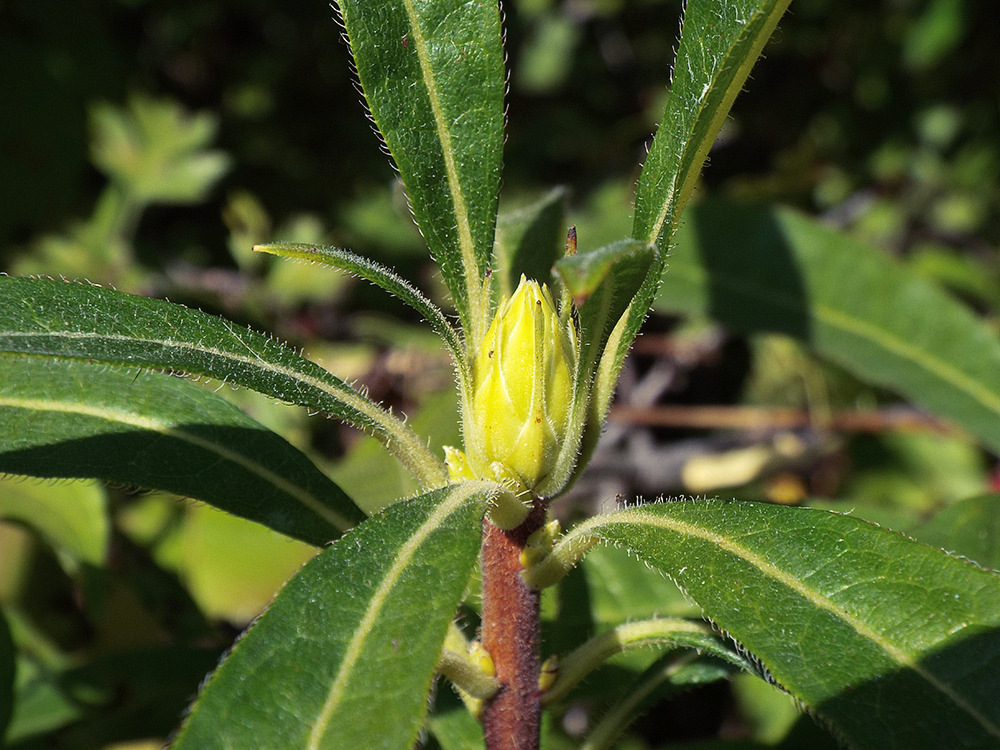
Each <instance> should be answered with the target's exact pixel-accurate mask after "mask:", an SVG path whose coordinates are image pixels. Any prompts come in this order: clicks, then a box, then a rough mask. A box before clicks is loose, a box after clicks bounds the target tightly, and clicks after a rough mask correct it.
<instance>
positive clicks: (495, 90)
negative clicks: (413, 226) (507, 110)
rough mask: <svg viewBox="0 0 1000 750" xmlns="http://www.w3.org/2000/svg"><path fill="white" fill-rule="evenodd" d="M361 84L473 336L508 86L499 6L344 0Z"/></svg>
mask: <svg viewBox="0 0 1000 750" xmlns="http://www.w3.org/2000/svg"><path fill="white" fill-rule="evenodd" d="M338 6H339V8H340V12H341V15H342V17H343V21H344V26H345V28H346V29H347V36H348V38H349V41H350V43H351V51H352V52H353V54H354V63H355V67H356V69H357V73H358V78H359V79H360V81H361V88H362V89H363V90H364V94H365V98H366V99H367V102H368V106H369V108H370V109H371V114H372V117H373V118H374V120H375V124H376V125H377V126H378V129H379V132H380V133H381V135H382V138H384V139H385V143H386V145H387V146H388V147H389V151H390V153H391V154H392V158H393V160H394V161H395V163H396V167H397V168H398V169H399V174H400V177H402V179H403V184H404V185H405V186H406V192H407V194H408V195H409V198H410V204H411V208H412V209H413V215H414V217H415V218H416V221H417V225H418V226H419V227H420V229H421V231H422V232H423V235H424V237H425V238H426V240H427V244H428V245H429V246H430V249H431V252H432V253H433V254H434V257H435V259H436V260H437V262H438V264H439V265H440V266H441V272H442V275H443V276H444V280H445V283H446V284H447V285H448V288H449V289H450V290H451V293H452V296H453V297H454V299H455V305H456V307H457V309H458V314H459V318H460V319H461V321H462V327H463V328H464V329H465V331H466V335H467V337H468V338H469V339H470V340H471V341H473V342H478V341H479V340H480V339H481V338H482V337H483V335H484V334H485V333H486V327H487V325H488V324H489V316H488V306H487V303H488V300H487V299H486V298H485V289H484V287H483V280H484V278H485V276H486V270H487V267H488V266H489V263H490V259H491V257H492V255H493V234H494V229H495V226H496V212H497V197H498V194H499V190H500V166H501V158H502V149H503V124H504V112H503V95H504V86H505V77H504V67H503V49H502V43H501V30H500V9H499V5H498V4H497V3H496V2H465V1H464V0H429V1H427V2H415V0H386V1H385V2H377V3H373V2H367V1H362V0H339V2H338Z"/></svg>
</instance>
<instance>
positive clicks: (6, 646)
mask: <svg viewBox="0 0 1000 750" xmlns="http://www.w3.org/2000/svg"><path fill="white" fill-rule="evenodd" d="M14 676H15V672H14V639H13V638H12V637H11V635H10V627H9V626H8V625H7V618H6V617H4V615H3V610H0V742H3V738H4V735H5V734H6V733H7V725H8V724H9V723H10V717H11V715H12V714H13V712H14Z"/></svg>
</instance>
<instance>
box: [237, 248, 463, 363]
mask: <svg viewBox="0 0 1000 750" xmlns="http://www.w3.org/2000/svg"><path fill="white" fill-rule="evenodd" d="M254 250H256V251H258V252H262V253H269V254H271V255H278V256H281V257H283V258H301V259H303V260H308V261H313V262H316V263H322V264H325V265H328V266H332V267H334V268H339V269H341V270H343V271H347V272H349V273H352V274H354V275H356V276H360V277H361V278H363V279H364V280H365V281H370V282H371V283H372V284H375V285H376V286H379V287H381V288H382V289H384V290H385V291H387V292H389V294H392V295H393V296H395V297H398V298H399V299H401V300H402V301H403V302H405V303H406V304H408V305H409V306H410V307H412V308H413V309H414V310H416V311H417V312H418V313H420V314H421V315H422V316H423V317H424V320H426V321H427V322H428V323H430V325H431V328H433V329H434V332H435V333H437V335H438V336H440V337H441V340H442V341H444V343H445V345H447V347H448V349H449V351H450V352H451V356H452V357H453V358H454V360H455V362H458V363H459V364H460V366H463V367H464V366H465V365H466V364H467V363H466V358H465V346H464V344H463V343H462V339H461V337H460V336H459V334H458V331H456V330H455V329H454V328H453V327H452V325H451V323H449V322H448V319H447V318H445V316H444V314H443V313H442V312H441V310H440V309H439V308H438V307H437V305H435V304H434V303H433V302H431V301H430V300H429V299H427V297H425V296H424V295H423V294H422V293H421V292H420V290H419V289H417V288H416V287H414V286H413V285H412V284H411V283H410V282H409V281H407V280H406V279H404V278H403V277H402V276H399V275H398V274H397V273H396V272H394V271H392V270H390V269H388V268H386V267H385V266H382V265H380V264H378V263H375V262H374V261H371V260H368V258H364V257H362V256H360V255H355V254H354V253H351V252H348V251H347V250H342V249H340V248H337V247H325V246H322V247H321V246H316V245H308V244H303V243H300V242H273V243H269V244H267V245H256V246H255V247H254Z"/></svg>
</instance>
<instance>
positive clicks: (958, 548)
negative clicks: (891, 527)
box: [914, 494, 1000, 570]
mask: <svg viewBox="0 0 1000 750" xmlns="http://www.w3.org/2000/svg"><path fill="white" fill-rule="evenodd" d="M914 533H915V535H916V537H917V539H919V540H920V541H921V542H924V543H925V544H930V545H933V546H935V547H940V548H941V549H945V550H948V551H949V552H952V553H954V554H956V555H962V556H963V557H968V558H969V559H970V560H975V561H976V562H977V563H979V564H980V565H982V566H984V567H987V568H992V569H993V570H1000V495H998V494H990V495H981V496H979V497H970V498H968V499H966V500H962V501H961V502H958V503H955V504H954V505H949V506H948V507H947V508H945V509H944V510H942V511H941V512H940V513H938V514H937V515H936V516H934V517H933V518H932V519H931V520H930V521H928V522H927V523H925V524H924V525H923V526H921V527H920V528H919V529H917V530H916V532H914Z"/></svg>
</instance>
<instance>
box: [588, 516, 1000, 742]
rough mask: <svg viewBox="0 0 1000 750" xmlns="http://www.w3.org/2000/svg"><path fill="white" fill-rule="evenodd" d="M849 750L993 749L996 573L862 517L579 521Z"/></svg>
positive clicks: (999, 633)
mask: <svg viewBox="0 0 1000 750" xmlns="http://www.w3.org/2000/svg"><path fill="white" fill-rule="evenodd" d="M584 533H589V534H593V535H596V536H598V537H600V538H602V539H605V540H608V541H611V542H614V543H615V544H619V545H623V546H626V547H628V548H629V549H630V550H632V551H633V552H634V553H635V554H637V555H638V556H639V557H640V558H641V559H642V560H644V561H645V562H646V563H648V564H649V565H652V566H653V567H655V568H657V569H659V570H661V571H663V572H664V573H666V574H668V575H669V576H670V577H671V578H673V579H674V580H675V581H676V582H677V583H678V585H679V586H680V587H681V588H682V589H684V590H685V591H686V592H687V594H688V595H689V596H691V597H692V598H693V599H694V600H695V601H696V602H698V604H700V605H701V606H702V607H703V608H704V610H705V613H706V615H707V616H708V617H710V618H711V619H712V620H713V621H714V622H716V623H717V624H718V625H719V626H720V627H722V628H724V629H725V630H726V631H728V632H729V634H730V635H732V636H733V637H734V638H735V639H736V640H737V641H739V642H740V643H741V644H742V645H743V646H745V647H746V648H747V649H748V650H749V651H750V653H752V654H753V655H754V656H755V657H756V658H758V659H760V661H761V662H762V663H763V665H764V666H765V667H767V669H768V670H770V673H771V674H772V675H773V677H774V679H775V680H776V681H777V682H778V683H779V684H780V685H782V686H783V687H784V688H785V689H787V690H788V691H789V692H790V693H791V694H792V695H794V696H795V697H796V698H798V699H799V700H801V701H802V702H803V703H804V704H805V705H806V706H808V707H810V708H812V709H814V710H815V711H816V712H817V713H819V714H820V715H821V716H822V717H823V718H824V719H825V720H826V721H828V722H829V723H830V724H831V725H832V726H833V727H834V728H835V729H836V730H837V732H838V733H839V734H841V735H842V736H843V737H844V738H846V739H847V741H848V742H849V743H850V744H851V746H852V747H858V748H872V749H873V750H874V748H914V749H919V748H942V747H969V748H972V747H976V748H993V747H996V746H997V744H998V742H1000V703H998V702H997V700H996V696H997V694H998V693H1000V669H998V665H1000V576H998V575H997V574H995V573H993V572H991V571H986V570H983V569H982V568H979V567H977V566H976V565H974V564H972V563H970V562H968V561H966V560H962V559H960V558H955V557H951V556H949V555H947V554H946V553H944V552H941V551H939V550H936V549H933V548H931V547H927V546H924V545H922V544H919V543H917V542H914V541H912V540H910V539H907V538H906V537H904V536H901V535H899V534H896V533H894V532H892V531H889V530H887V529H883V528H880V527H877V526H874V525H872V524H868V523H866V522H864V521H860V520H858V519H855V518H851V517H848V516H840V515H836V514H833V513H828V512H825V511H817V510H812V509H808V508H788V507H779V506H772V505H763V504H756V503H724V502H718V501H691V502H673V503H662V504H657V505H650V506H644V507H640V508H635V509H632V510H627V511H623V512H619V513H612V514H609V515H607V516H603V517H598V518H595V519H593V520H591V521H588V522H586V523H584V524H582V526H581V527H580V529H579V531H577V530H574V531H573V532H571V534H584Z"/></svg>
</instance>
